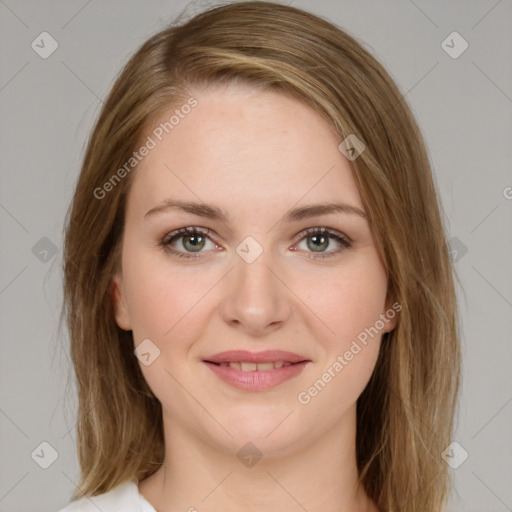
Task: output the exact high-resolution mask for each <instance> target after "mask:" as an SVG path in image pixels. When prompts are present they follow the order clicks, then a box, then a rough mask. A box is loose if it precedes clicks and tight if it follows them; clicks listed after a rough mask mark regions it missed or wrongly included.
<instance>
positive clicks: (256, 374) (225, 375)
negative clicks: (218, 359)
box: [204, 361, 309, 391]
mask: <svg viewBox="0 0 512 512" xmlns="http://www.w3.org/2000/svg"><path fill="white" fill-rule="evenodd" d="M204 362H205V363H206V366H208V368H210V370H211V371H212V372H213V373H215V375H217V377H219V378H220V379H221V380H223V381H224V382H225V383H227V384H229V385H230V386H233V387H235V388H238V389H243V390H245V391H263V390H265V389H270V388H273V387H275V386H278V385H279V384H282V383H283V382H285V381H287V380H289V379H291V378H293V377H296V376H297V375H299V374H300V373H301V372H302V370H303V369H304V367H305V366H306V364H307V363H308V362H309V361H303V362H301V363H295V364H291V365H290V366H281V368H274V369H273V370H262V371H259V370H256V371H249V372H243V371H242V370H237V369H235V368H231V367H230V366H219V365H216V364H214V363H209V362H206V361H204Z"/></svg>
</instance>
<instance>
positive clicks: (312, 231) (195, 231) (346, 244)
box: [159, 226, 352, 259]
mask: <svg viewBox="0 0 512 512" xmlns="http://www.w3.org/2000/svg"><path fill="white" fill-rule="evenodd" d="M190 234H192V235H202V236H206V237H208V238H209V236H208V235H209V234H210V230H209V229H206V228H200V227H195V226H194V227H187V228H181V229H177V230H176V231H172V232H171V233H168V234H167V235H165V236H164V237H163V238H162V240H161V241H160V242H159V245H160V246H161V247H162V248H164V249H165V250H166V251H168V252H170V253H171V254H172V255H174V256H177V257H178V258H186V259H193V258H199V257H201V252H198V253H195V254H194V253H186V252H182V251H177V250H176V249H174V248H173V247H172V246H171V243H172V242H174V241H175V240H177V239H179V238H181V237H182V236H183V235H190ZM324 234H327V235H329V238H333V239H334V240H336V241H337V242H339V243H340V244H341V247H340V248H338V249H335V250H334V251H330V252H326V253H315V252H311V254H314V256H308V258H311V259H325V258H331V257H333V256H336V255H337V254H339V253H340V252H342V251H344V250H346V249H350V248H351V247H352V241H351V240H350V239H349V238H347V237H346V236H344V235H342V234H341V233H339V232H337V231H334V230H332V229H330V228H325V227H315V228H308V229H305V230H304V231H301V232H300V233H299V234H298V235H297V242H295V243H294V245H295V244H297V243H299V242H301V241H302V240H303V239H305V238H307V237H308V236H312V235H324ZM212 242H213V240H212ZM214 243H215V242H214Z"/></svg>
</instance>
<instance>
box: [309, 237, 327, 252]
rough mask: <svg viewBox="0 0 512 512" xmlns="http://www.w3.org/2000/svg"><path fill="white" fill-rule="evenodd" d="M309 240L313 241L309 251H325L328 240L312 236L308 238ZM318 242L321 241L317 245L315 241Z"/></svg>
mask: <svg viewBox="0 0 512 512" xmlns="http://www.w3.org/2000/svg"><path fill="white" fill-rule="evenodd" d="M310 239H311V240H314V241H315V242H313V244H314V245H313V246H310V249H319V248H320V249H326V248H327V246H328V245H329V243H328V238H327V237H326V236H324V235H313V236H311V237H310ZM319 240H321V242H320V243H319V244H317V243H316V241H319Z"/></svg>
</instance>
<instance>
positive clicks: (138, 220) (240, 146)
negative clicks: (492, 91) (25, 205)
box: [64, 2, 460, 512]
mask: <svg viewBox="0 0 512 512" xmlns="http://www.w3.org/2000/svg"><path fill="white" fill-rule="evenodd" d="M64 271H65V306H66V313H67V319H68V327H69V331H70V338H71V354H72V359H73V363H74V367H75V373H76V377H77V382H78V393H79V410H78V427H77V443H78V454H79V462H80V467H81V480H80V482H79V485H78V486H77V490H76V492H75V494H74V496H73V498H74V499H75V501H74V502H73V503H71V504H70V505H69V506H68V507H67V508H66V509H64V510H65V511H66V512H71V511H88V510H97V508H98V507H99V508H100V509H101V510H102V511H103V512H109V511H111V510H115V509H117V508H119V509H122V508H123V506H130V507H132V508H131V510H140V511H143V512H154V511H158V512H161V511H164V510H169V511H171V510H173V511H174V510H189V511H194V510H198V511H201V512H202V511H218V510H235V509H236V510H240V509H243V510H246V511H256V510H258V511H259V510H266V511H282V510H308V511H309V512H314V511H319V510H322V511H324V512H325V511H329V512H331V511H332V512H334V511H336V512H339V511H358V512H363V511H364V512H369V511H371V512H376V511H383V510H385V511H393V512H413V511H414V512H417V511H419V510H421V511H422V512H438V511H439V510H441V509H442V507H443V506H444V504H445V501H446V499H447V495H448V491H449V474H448V469H447V466H446V464H445V463H444V461H443V459H442V458H441V453H442V452H443V450H444V449H445V448H446V447H447V446H448V445H449V444H450V442H451V437H450V436H451V432H452V424H453V417H454V409H455V404H456V397H457V390H458V380H459V357H460V354H459V340H458V325H457V310H456V303H455V293H454V284H453V280H454V276H453V269H452V266H451V262H450V259H449V254H448V251H447V247H446V242H445V232H444V227H443V221H442V218H441V215H440V207H439V204H438V200H437V197H436V189H435V186H434V183H433V179H432V174H431V170H430V165H429V161H428V157H427V153H426V150H425V147H424V143H423V140H422V136H421V133H420V130H419V129H418V127H417V124H416V123H415V121H414V119H413V116H412V114H411V112H410V110H409V108H408V107H407V105H406V104H405V102H404V101H403V98H402V97H401V95H400V92H399V90H398V89H397V87H396V85H395V84H394V82H393V81H392V79H391V78H390V77H389V75H388V74H387V73H386V71H385V70H384V69H383V68H382V66H381V65H380V64H379V63H378V62H376V60H375V59H374V58H373V57H372V56H371V55H370V54H369V53H368V52H367V51H366V50H365V49H363V48H362V46H361V45H360V44H359V43H357V42H356V41H355V40H354V39H353V38H352V37H350V36H349V35H347V34H346V33H345V32H343V31H342V30H340V29H339V28H337V27H335V26H333V25H332V24H330V23H328V22H327V21H325V20H323V19H321V18H319V17H316V16H313V15H312V14H309V13H307V12H304V11H302V10H299V9H296V8H293V7H288V6H284V5H280V4H274V3H270V2H241V3H236V4H233V5H225V6H220V7H217V8H213V9H210V10H208V11H206V12H203V13H201V14H199V15H197V16H196V17H194V18H193V19H191V20H189V21H188V22H186V23H183V24H181V25H180V24H174V25H172V26H170V27H168V28H167V29H165V30H163V31H162V32H160V33H158V34H156V35H155V36H153V37H151V38H150V39H149V40H148V41H147V42H146V43H145V44H144V45H143V46H142V47H141V48H140V49H139V50H138V51H137V53H136V54H135V55H134V56H133V57H132V58H131V59H130V61H129V62H128V64H127V65H126V67H125V68H124V70H123V72H122V73H121V75H120V76H119V78H118V79H117V81H116V83H115V85H114V87H113V89H112V91H111V93H110V95H109V97H108V99H107V101H106V103H105V106H104V108H103V110H102V112H101V114H100V116H99V119H98V121H97V123H96V126H95V127H94V130H93V133H92V136H91V138H90V141H89V144H88V148H87V151H86V155H85V159H84V163H83V167H82V170H81V174H80V177H79V180H78V184H77V188H76V191H75V194H74V198H73V203H72V206H71V209H70V214H69V219H68V223H67V231H66V240H65V263H64ZM91 499H92V501H94V503H92V501H91ZM133 507H135V508H133Z"/></svg>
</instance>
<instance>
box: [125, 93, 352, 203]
mask: <svg viewBox="0 0 512 512" xmlns="http://www.w3.org/2000/svg"><path fill="white" fill-rule="evenodd" d="M194 98H195V99H196V100H197V106H195V107H194V108H193V109H186V111H187V112H188V114H183V113H182V115H181V116H180V119H179V123H178V124H176V125H175V126H173V128H172V129H169V128H168V130H169V133H168V134H166V133H165V132H164V134H163V136H162V140H158V138H156V137H155V136H154V135H153V134H152V133H151V130H150V131H149V132H148V133H149V135H150V136H151V137H152V138H153V139H154V141H155V143H156V145H155V147H154V148H153V149H151V151H150V152H149V154H148V155H147V156H146V157H145V158H144V159H143V160H142V161H141V162H140V163H139V165H138V166H137V168H136V170H135V176H134V182H133V184H132V190H131V191H130V196H133V197H132V198H129V202H132V203H134V205H135V206H137V207H146V206H148V207H151V206H154V203H157V202H159V201H162V200H165V199H167V198H168V197H173V198H180V199H183V198H187V199H190V200H195V201H197V200H202V201H205V202H208V203H214V204H219V205H223V208H224V205H228V204H230V203H231V204H232V206H233V207H234V208H235V207H236V208H238V209H240V207H242V206H243V207H244V208H245V207H248V206H252V207H253V213H254V212H255V211H256V210H257V209H259V210H265V209H268V208H275V207H278V206H279V205H283V206H284V205H290V204H295V203H297V202H298V201H299V200H300V199H301V197H303V196H306V195H307V199H308V202H311V201H314V200H322V201H336V200H340V199H342V200H345V201H350V202H351V204H353V205H354V206H360V207H362V205H361V201H360V197H359V193H358V190H357V187H356V184H355V181H354V179H353V176H352V170H351V167H350V163H349V162H348V160H347V159H346V158H345V157H344V156H343V155H342V154H341V152H340V151H339V150H338V144H339V142H340V139H339V137H338V136H337V134H335V133H334V131H333V129H332V128H331V127H330V125H329V124H328V123H327V122H326V121H325V120H324V119H323V118H322V117H321V116H320V115H319V114H318V113H317V112H315V111H314V110H313V109H312V108H311V107H310V106H308V105H306V104H304V103H303V102H300V101H298V100H296V99H294V98H292V97H290V96H286V95H284V94H283V93H280V92H272V91H261V90H257V89H254V88H250V87H246V86H243V87H241V86H238V85H237V86H234V85H229V86H214V87H209V88H207V89H206V90H203V91H201V92H199V93H196V94H194ZM176 109H178V110H179V107H173V109H171V110H170V111H168V112H165V113H163V114H162V116H161V118H160V119H159V120H157V121H156V123H155V128H156V127H157V126H158V125H159V124H160V123H166V122H167V121H169V119H170V117H171V115H172V114H173V113H174V112H175V110H176ZM184 111H185V109H184ZM225 209H229V207H228V206H226V208H225Z"/></svg>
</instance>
